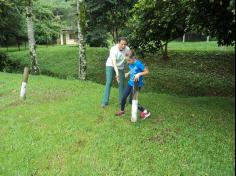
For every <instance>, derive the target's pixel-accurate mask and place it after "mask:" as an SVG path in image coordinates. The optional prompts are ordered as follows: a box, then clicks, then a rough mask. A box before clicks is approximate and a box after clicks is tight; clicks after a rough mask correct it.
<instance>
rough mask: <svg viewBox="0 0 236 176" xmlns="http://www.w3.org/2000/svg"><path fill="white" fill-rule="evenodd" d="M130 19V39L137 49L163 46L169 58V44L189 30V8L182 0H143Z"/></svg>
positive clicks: (161, 47)
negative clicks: (187, 20) (187, 23)
mask: <svg viewBox="0 0 236 176" xmlns="http://www.w3.org/2000/svg"><path fill="white" fill-rule="evenodd" d="M132 11H133V16H132V19H131V20H130V21H129V31H128V33H129V40H131V45H133V47H134V48H138V47H141V48H142V49H143V50H145V51H148V52H156V51H157V50H158V49H161V51H162V54H163V58H164V59H167V58H168V52H167V46H168V43H169V42H170V41H172V40H174V39H176V38H178V37H182V36H183V34H184V32H185V31H186V29H187V28H186V27H187V25H186V18H187V8H186V6H185V3H183V1H182V0H168V1H159V0H140V1H138V3H137V4H136V5H135V6H134V8H133V10H132Z"/></svg>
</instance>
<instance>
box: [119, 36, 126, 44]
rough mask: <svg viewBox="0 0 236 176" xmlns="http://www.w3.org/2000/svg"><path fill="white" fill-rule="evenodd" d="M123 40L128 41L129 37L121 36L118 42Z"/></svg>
mask: <svg viewBox="0 0 236 176" xmlns="http://www.w3.org/2000/svg"><path fill="white" fill-rule="evenodd" d="M121 41H126V42H127V43H128V39H127V38H126V37H119V38H118V42H119V43H120V42H121Z"/></svg>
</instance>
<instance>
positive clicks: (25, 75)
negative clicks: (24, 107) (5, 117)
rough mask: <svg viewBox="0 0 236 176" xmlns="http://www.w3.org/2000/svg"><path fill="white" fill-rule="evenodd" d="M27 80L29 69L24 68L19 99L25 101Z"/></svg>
mask: <svg viewBox="0 0 236 176" xmlns="http://www.w3.org/2000/svg"><path fill="white" fill-rule="evenodd" d="M28 78H29V68H28V67H25V68H24V73H23V80H22V84H21V91H20V98H21V99H23V100H25V99H26V86H27V82H28Z"/></svg>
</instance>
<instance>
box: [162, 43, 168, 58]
mask: <svg viewBox="0 0 236 176" xmlns="http://www.w3.org/2000/svg"><path fill="white" fill-rule="evenodd" d="M161 52H162V58H163V59H164V60H168V59H169V57H168V42H165V43H164V44H163V45H162V47H161Z"/></svg>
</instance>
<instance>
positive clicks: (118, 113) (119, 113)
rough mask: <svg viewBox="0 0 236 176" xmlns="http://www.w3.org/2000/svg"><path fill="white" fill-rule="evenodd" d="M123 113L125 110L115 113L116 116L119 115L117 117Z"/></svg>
mask: <svg viewBox="0 0 236 176" xmlns="http://www.w3.org/2000/svg"><path fill="white" fill-rule="evenodd" d="M123 115H125V111H119V112H117V113H116V116H119V117H120V116H123Z"/></svg>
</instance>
